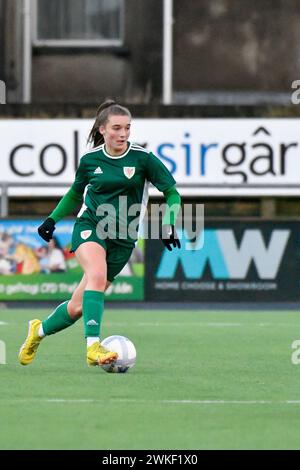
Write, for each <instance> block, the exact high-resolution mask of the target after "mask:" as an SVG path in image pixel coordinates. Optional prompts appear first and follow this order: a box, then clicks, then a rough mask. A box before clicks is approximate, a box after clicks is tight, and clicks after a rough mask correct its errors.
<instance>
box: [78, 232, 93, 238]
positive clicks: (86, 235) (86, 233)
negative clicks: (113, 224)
mask: <svg viewBox="0 0 300 470" xmlns="http://www.w3.org/2000/svg"><path fill="white" fill-rule="evenodd" d="M91 235H92V231H91V230H83V231H82V232H80V236H81V238H83V240H86V239H87V238H89V237H90V236H91Z"/></svg>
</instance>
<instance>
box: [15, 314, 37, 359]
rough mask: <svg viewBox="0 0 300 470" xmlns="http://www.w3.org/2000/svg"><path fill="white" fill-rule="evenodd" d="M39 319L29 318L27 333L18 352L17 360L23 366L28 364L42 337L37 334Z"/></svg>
mask: <svg viewBox="0 0 300 470" xmlns="http://www.w3.org/2000/svg"><path fill="white" fill-rule="evenodd" d="M41 323H42V322H41V320H30V322H29V328H28V335H27V338H26V340H25V343H24V344H22V346H21V349H20V352H19V361H20V363H21V364H22V365H23V366H27V365H28V364H30V363H31V362H32V361H33V359H34V357H35V355H36V351H37V348H38V347H39V344H40V342H41V341H42V339H43V338H41V337H40V336H39V335H38V332H39V327H40V325H41Z"/></svg>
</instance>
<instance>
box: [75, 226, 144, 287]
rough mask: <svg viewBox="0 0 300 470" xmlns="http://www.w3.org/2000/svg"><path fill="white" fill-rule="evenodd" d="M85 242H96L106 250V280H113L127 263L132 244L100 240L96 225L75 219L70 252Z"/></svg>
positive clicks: (132, 247)
mask: <svg viewBox="0 0 300 470" xmlns="http://www.w3.org/2000/svg"><path fill="white" fill-rule="evenodd" d="M86 242H96V243H98V244H99V245H101V246H102V247H103V248H104V249H105V251H106V264H107V280H108V281H110V282H113V281H114V279H115V277H116V276H117V274H119V272H120V271H122V269H123V268H124V266H125V265H126V264H127V262H128V260H129V258H130V256H131V253H132V250H133V249H134V246H135V245H134V244H125V243H124V244H122V242H121V243H119V241H118V240H110V239H108V238H107V239H106V240H101V239H100V238H99V237H98V236H97V233H96V227H95V225H94V224H92V223H91V222H89V221H88V220H80V221H76V222H75V225H74V227H73V233H72V247H71V252H74V251H76V250H77V248H78V247H79V246H80V245H82V243H86Z"/></svg>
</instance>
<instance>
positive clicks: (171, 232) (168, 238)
mask: <svg viewBox="0 0 300 470" xmlns="http://www.w3.org/2000/svg"><path fill="white" fill-rule="evenodd" d="M160 238H161V241H162V242H163V244H164V245H165V247H166V248H168V250H169V251H172V245H173V247H174V248H176V246H177V247H178V248H180V247H181V244H180V240H179V238H178V237H177V233H176V230H175V227H174V225H162V227H161V237H160Z"/></svg>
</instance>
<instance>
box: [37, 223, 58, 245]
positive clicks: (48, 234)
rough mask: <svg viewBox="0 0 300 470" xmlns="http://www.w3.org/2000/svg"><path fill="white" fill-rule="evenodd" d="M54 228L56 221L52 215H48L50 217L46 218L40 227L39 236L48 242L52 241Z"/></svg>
mask: <svg viewBox="0 0 300 470" xmlns="http://www.w3.org/2000/svg"><path fill="white" fill-rule="evenodd" d="M54 230H55V222H54V220H53V219H51V217H48V219H46V220H45V221H44V222H43V223H42V225H40V226H39V228H38V232H39V236H40V237H42V239H43V240H45V241H46V242H50V240H51V238H52V235H53V232H54Z"/></svg>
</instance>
